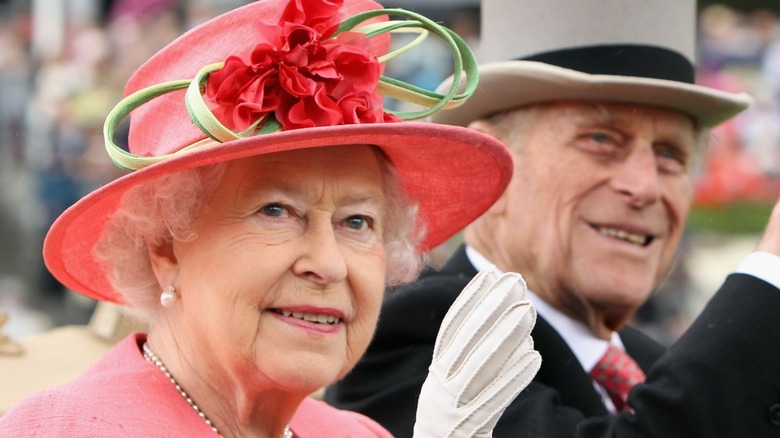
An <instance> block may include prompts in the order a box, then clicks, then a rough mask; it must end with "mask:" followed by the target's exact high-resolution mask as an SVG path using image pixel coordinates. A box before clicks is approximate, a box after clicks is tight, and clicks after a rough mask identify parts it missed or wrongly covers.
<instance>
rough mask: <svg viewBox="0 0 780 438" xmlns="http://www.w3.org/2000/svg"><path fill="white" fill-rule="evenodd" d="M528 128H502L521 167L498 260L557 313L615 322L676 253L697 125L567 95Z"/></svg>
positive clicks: (607, 324) (503, 222)
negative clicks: (508, 130) (567, 99)
mask: <svg viewBox="0 0 780 438" xmlns="http://www.w3.org/2000/svg"><path fill="white" fill-rule="evenodd" d="M519 126H521V124H518V125H517V126H514V125H513V129H519ZM525 126H527V131H526V135H522V134H521V135H519V136H512V135H510V136H506V135H502V137H505V138H504V140H505V141H506V142H507V146H509V147H510V149H512V150H513V151H515V153H514V156H515V174H514V177H513V180H512V182H511V184H510V187H509V188H508V189H507V192H506V193H505V195H504V196H505V199H504V201H505V204H504V214H503V216H501V219H499V225H498V226H497V232H498V235H497V237H496V239H500V240H497V242H504V244H503V245H506V246H505V247H504V248H503V249H499V251H503V254H502V255H501V256H500V257H499V258H500V259H503V260H505V261H506V262H507V264H508V266H504V268H505V269H510V270H517V271H518V272H520V273H522V274H523V275H524V276H525V278H526V280H527V281H528V283H529V287H530V288H531V289H532V290H533V291H535V292H536V293H537V294H539V295H541V296H542V297H543V298H544V299H545V300H546V301H548V302H550V303H551V304H553V305H554V306H556V307H557V308H559V309H561V310H563V311H564V312H566V313H568V314H570V315H572V316H575V317H576V318H578V319H580V320H582V321H583V322H585V323H586V324H588V325H589V326H591V327H595V328H596V329H597V330H599V331H600V330H607V331H608V330H612V329H616V328H619V326H620V325H622V323H623V322H624V321H625V320H626V319H627V318H628V317H629V316H630V314H631V313H633V312H634V310H636V308H637V307H639V306H640V305H641V304H642V303H643V302H644V301H645V300H646V299H647V298H648V296H649V294H650V293H651V292H652V291H653V289H654V288H655V287H656V286H657V285H658V283H659V282H660V281H661V280H662V278H663V277H664V276H665V275H666V273H667V271H668V269H669V268H670V265H671V263H672V261H673V259H674V255H675V252H676V249H677V246H678V244H679V242H680V238H681V236H682V233H683V227H684V222H685V219H686V216H687V215H688V212H689V209H690V205H691V200H692V182H691V176H690V167H691V166H692V163H691V162H692V161H693V159H694V155H695V153H696V138H695V129H694V126H693V122H692V121H691V119H690V118H689V117H688V116H686V115H684V114H682V113H679V112H676V111H671V110H664V109H659V108H655V107H648V106H637V105H626V104H613V103H604V104H601V103H598V104H595V103H568V102H566V103H555V104H551V105H545V107H544V109H543V110H542V111H541V112H540V113H539V114H538V118H536V119H534V121H533V122H532V123H530V124H526V125H525ZM512 142H521V143H522V144H511V143H512Z"/></svg>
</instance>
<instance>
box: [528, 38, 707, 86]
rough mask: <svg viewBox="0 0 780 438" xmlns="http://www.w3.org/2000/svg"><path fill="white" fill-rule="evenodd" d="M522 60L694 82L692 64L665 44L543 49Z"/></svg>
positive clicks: (614, 74)
mask: <svg viewBox="0 0 780 438" xmlns="http://www.w3.org/2000/svg"><path fill="white" fill-rule="evenodd" d="M518 60H519V61H537V62H543V63H546V64H551V65H555V66H558V67H563V68H568V69H570V70H577V71H580V72H583V73H589V74H594V75H613V76H637V77H643V78H653V79H665V80H669V81H676V82H686V83H689V84H693V82H694V67H693V64H691V62H690V61H689V60H688V59H687V58H686V57H684V56H682V55H681V54H680V53H678V52H675V51H673V50H669V49H665V48H663V47H654V46H640V45H630V44H618V45H603V46H588V47H577V48H571V49H562V50H555V51H552V52H544V53H540V54H536V55H532V56H528V57H524V58H520V59H518Z"/></svg>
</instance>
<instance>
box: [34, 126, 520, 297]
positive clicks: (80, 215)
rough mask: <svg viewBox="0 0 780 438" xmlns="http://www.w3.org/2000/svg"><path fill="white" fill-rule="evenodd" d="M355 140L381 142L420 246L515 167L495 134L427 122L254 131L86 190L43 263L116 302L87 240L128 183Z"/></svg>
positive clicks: (458, 221) (61, 221) (450, 229)
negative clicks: (417, 223)
mask: <svg viewBox="0 0 780 438" xmlns="http://www.w3.org/2000/svg"><path fill="white" fill-rule="evenodd" d="M353 144H354V145H359V144H368V145H376V146H377V147H379V148H380V149H381V150H382V151H383V152H384V153H385V155H386V156H387V157H388V159H389V160H390V162H391V163H392V165H393V167H394V168H395V169H396V170H397V171H398V173H399V175H400V178H401V184H402V187H403V189H404V191H405V193H406V194H407V196H408V197H409V198H410V199H411V200H412V201H413V202H416V203H418V204H419V214H420V219H421V221H422V222H423V224H424V226H425V227H426V230H427V235H426V236H425V238H424V239H423V241H422V242H421V245H420V247H419V248H418V249H419V251H420V252H423V251H426V250H428V249H431V248H433V247H435V246H437V245H439V244H440V243H442V242H444V241H445V240H447V239H448V238H450V237H451V236H452V235H454V234H455V233H457V232H458V231H459V230H460V229H462V228H463V227H465V226H466V225H467V224H468V223H469V222H471V221H473V220H474V219H476V218H477V217H478V216H479V215H480V214H482V213H483V212H484V211H485V210H487V209H488V208H489V207H490V205H492V204H493V202H494V201H495V200H496V199H497V198H498V197H499V196H500V195H501V193H502V192H503V191H504V189H505V188H506V186H507V184H508V183H509V180H510V178H511V174H512V158H511V156H510V154H509V153H508V152H507V150H506V148H504V147H503V145H502V144H501V143H500V142H498V141H497V140H496V139H494V138H493V137H490V136H488V135H485V134H482V133H479V132H477V131H474V130H471V129H464V128H459V127H453V126H445V125H435V124H432V123H423V122H401V123H382V124H370V125H368V124H363V125H341V126H331V127H322V128H311V129H303V130H292V131H286V132H279V133H275V134H269V135H264V136H257V137H251V138H246V139H242V140H237V141H233V142H230V143H224V144H220V145H219V146H218V147H214V148H207V149H202V150H198V151H194V152H191V153H188V154H182V155H180V156H178V157H175V158H171V159H169V160H166V161H162V162H159V163H157V164H154V165H151V166H148V167H146V168H143V169H141V170H138V171H135V172H133V173H130V174H127V175H124V176H122V177H120V178H118V179H116V180H114V181H113V182H111V183H108V184H106V185H105V186H103V187H101V188H99V189H97V190H95V191H94V192H92V193H90V194H88V195H87V196H85V197H84V198H82V199H81V200H79V201H78V202H77V203H76V204H74V205H73V206H71V207H70V208H69V209H68V210H66V211H65V212H64V213H63V214H62V215H61V216H60V217H59V218H58V219H57V220H56V221H55V222H54V224H53V225H52V226H51V228H50V229H49V232H48V234H47V236H46V239H45V241H44V246H43V255H44V260H45V263H46V266H47V267H48V269H49V270H50V271H51V273H52V274H53V275H54V276H55V277H56V278H57V279H58V280H59V281H60V282H61V283H62V284H63V285H65V286H66V287H68V288H71V289H73V290H75V291H77V292H79V293H81V294H83V295H86V296H88V297H90V298H94V299H97V300H103V301H109V302H116V303H121V302H122V298H121V295H120V294H119V293H118V292H117V291H115V290H114V289H113V288H112V286H111V285H110V283H109V281H108V278H107V275H106V272H105V270H104V267H103V266H102V265H101V263H99V262H98V261H97V260H95V259H94V257H93V256H92V248H93V247H94V246H95V244H96V242H97V241H98V239H99V237H100V235H101V233H102V231H103V228H104V226H105V224H106V221H107V220H108V219H109V218H110V216H111V215H112V213H113V212H114V211H115V210H116V209H117V207H118V205H119V203H120V199H121V197H122V195H123V194H124V193H125V192H127V190H129V189H130V188H132V187H134V186H137V185H138V184H141V183H144V182H146V181H150V180H152V179H155V178H157V177H160V176H164V175H167V174H170V173H172V172H176V171H179V170H183V169H189V168H195V167H200V166H205V165H209V164H214V163H220V162H225V161H230V160H236V159H241V158H246V157H252V156H258V155H264V154H269V153H273V152H282V151H288V150H294V149H303V148H315V147H327V146H336V145H353Z"/></svg>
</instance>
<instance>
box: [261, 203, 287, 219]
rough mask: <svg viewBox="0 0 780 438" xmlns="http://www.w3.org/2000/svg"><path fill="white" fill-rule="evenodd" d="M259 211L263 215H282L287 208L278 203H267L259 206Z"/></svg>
mask: <svg viewBox="0 0 780 438" xmlns="http://www.w3.org/2000/svg"><path fill="white" fill-rule="evenodd" d="M260 213H262V214H263V215H265V216H271V217H282V216H284V215H285V214H286V213H287V210H285V208H284V207H283V206H281V205H280V204H268V205H264V206H262V207H261V208H260Z"/></svg>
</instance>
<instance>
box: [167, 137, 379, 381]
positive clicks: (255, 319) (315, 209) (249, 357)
mask: <svg viewBox="0 0 780 438" xmlns="http://www.w3.org/2000/svg"><path fill="white" fill-rule="evenodd" d="M382 181H383V179H382V170H381V168H380V164H379V161H378V159H377V156H376V155H375V152H374V151H373V150H372V149H371V148H370V147H369V146H341V147H327V148H315V149H306V150H297V151H292V152H281V153H276V154H270V155H265V156H261V157H255V158H248V159H243V160H239V161H235V162H231V163H229V164H228V166H227V168H226V171H225V174H224V177H223V180H222V181H221V182H220V184H219V186H218V187H217V189H216V191H215V192H214V194H213V196H212V197H211V199H210V201H208V203H207V204H206V206H205V209H204V212H203V213H202V215H201V216H200V217H198V218H197V219H196V220H195V222H194V224H193V227H192V231H193V232H194V233H195V234H196V236H197V237H195V238H194V239H192V240H190V241H187V242H182V241H176V242H175V243H174V244H173V248H172V249H173V250H172V254H171V255H170V256H169V258H170V259H171V263H170V270H169V274H168V278H167V281H171V282H173V283H174V284H175V286H176V287H177V290H178V292H179V295H180V300H179V301H178V302H177V305H176V307H175V308H174V309H167V310H165V312H171V311H172V310H173V311H177V312H179V314H178V315H176V317H175V318H174V321H176V324H173V325H172V326H173V329H174V330H175V331H176V335H175V336H176V337H177V338H179V339H180V342H181V338H184V343H185V344H187V345H188V347H186V348H185V351H188V352H189V353H190V354H196V355H198V360H199V361H202V362H203V365H204V369H207V370H208V373H213V374H215V375H218V376H220V375H222V376H226V377H227V378H228V379H230V380H231V381H233V382H239V383H240V384H241V385H242V386H244V388H245V389H246V390H251V389H253V388H254V389H258V390H262V389H264V388H267V387H272V388H283V389H286V390H298V391H313V390H316V389H318V388H320V387H322V386H324V385H327V384H329V383H331V382H333V381H335V380H336V379H338V378H340V377H342V376H343V375H344V374H345V373H346V372H347V371H348V370H350V369H351V368H352V367H353V366H354V364H355V362H356V361H357V360H358V359H359V358H360V356H361V355H362V354H363V352H364V351H365V349H366V348H367V346H368V343H369V341H370V339H371V337H372V335H373V333H374V329H375V326H376V322H377V318H378V315H379V307H380V303H381V301H382V295H383V289H384V276H385V254H384V248H383V241H382V235H383V234H382V232H383V227H384V226H385V224H384V222H383V221H384V217H383V216H384V215H383V211H384V202H385V199H384V195H383V184H382ZM158 277H159V275H158ZM163 281H166V279H163V278H162V277H161V283H162V282H163ZM161 286H163V287H164V286H165V285H164V284H162V285H161Z"/></svg>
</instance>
